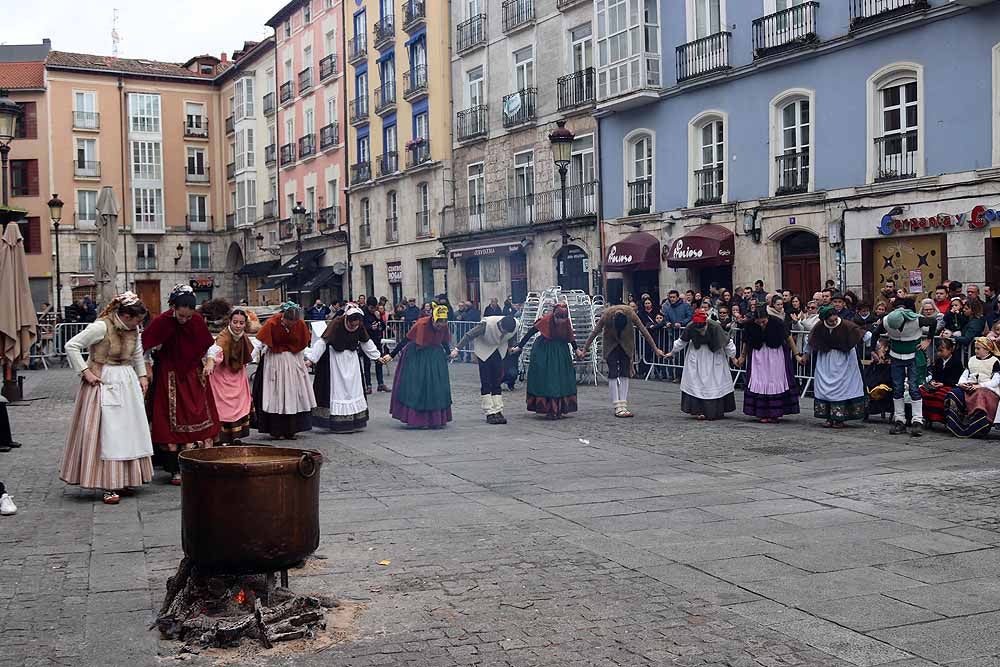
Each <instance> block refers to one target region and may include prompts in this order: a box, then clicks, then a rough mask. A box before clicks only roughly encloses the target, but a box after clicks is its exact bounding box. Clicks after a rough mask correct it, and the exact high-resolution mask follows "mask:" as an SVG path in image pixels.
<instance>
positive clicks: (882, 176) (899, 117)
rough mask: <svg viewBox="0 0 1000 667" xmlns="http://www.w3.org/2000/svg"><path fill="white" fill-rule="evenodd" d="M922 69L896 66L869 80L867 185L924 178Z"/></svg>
mask: <svg viewBox="0 0 1000 667" xmlns="http://www.w3.org/2000/svg"><path fill="white" fill-rule="evenodd" d="M923 108H924V104H923V67H922V66H920V65H917V64H915V63H895V64H893V65H889V66H887V67H883V68H882V69H881V70H879V71H878V72H876V73H875V74H873V75H872V77H871V78H870V79H868V109H869V113H868V116H869V120H868V131H869V138H870V141H871V144H870V146H871V148H870V150H869V158H868V180H869V182H875V183H878V182H883V181H894V180H900V179H904V178H916V177H918V176H923V174H924V154H923V144H924V142H923V135H924V130H923V123H922V119H923V117H924V112H923Z"/></svg>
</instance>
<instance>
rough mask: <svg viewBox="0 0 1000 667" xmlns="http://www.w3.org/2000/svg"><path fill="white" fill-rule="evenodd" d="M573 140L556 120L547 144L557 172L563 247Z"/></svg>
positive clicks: (572, 135)
mask: <svg viewBox="0 0 1000 667" xmlns="http://www.w3.org/2000/svg"><path fill="white" fill-rule="evenodd" d="M574 139H576V135H574V134H573V133H572V132H571V131H569V130H567V129H566V121H564V120H557V121H556V129H555V130H553V131H552V132H551V133H550V134H549V143H550V144H552V161H553V162H555V163H556V168H557V169H558V170H559V186H560V190H561V193H562V216H561V217H560V219H559V223H560V224H559V228H560V231H561V234H562V244H563V245H566V244H567V243H568V242H569V234H568V233H567V232H566V172H567V171H568V170H569V163H570V161H571V160H572V153H573V140H574Z"/></svg>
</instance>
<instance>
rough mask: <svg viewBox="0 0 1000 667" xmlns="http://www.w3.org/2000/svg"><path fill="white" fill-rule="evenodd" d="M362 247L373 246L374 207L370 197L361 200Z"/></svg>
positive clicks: (360, 227)
mask: <svg viewBox="0 0 1000 667" xmlns="http://www.w3.org/2000/svg"><path fill="white" fill-rule="evenodd" d="M359 231H360V232H361V245H362V247H368V246H370V245H371V244H372V205H371V201H369V199H368V197H365V198H364V199H362V200H361V224H360V226H359Z"/></svg>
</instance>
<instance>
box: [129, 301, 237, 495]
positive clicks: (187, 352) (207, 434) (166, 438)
mask: <svg viewBox="0 0 1000 667" xmlns="http://www.w3.org/2000/svg"><path fill="white" fill-rule="evenodd" d="M167 303H168V305H169V306H170V308H169V309H168V310H166V311H164V312H162V313H160V314H159V315H157V316H156V317H155V318H153V321H152V322H150V323H149V326H148V327H146V328H145V329H143V332H142V346H143V348H145V349H146V350H152V349H153V348H157V347H158V348H159V350H158V351H157V352H156V353H155V355H154V359H155V361H154V363H153V400H152V401H150V402H149V405H150V408H151V421H152V429H151V430H152V436H153V444H155V445H156V446H157V447H158V448H159V449H160V450H161V451H162V452H163V453H164V454H165V455H166V458H165V460H164V465H163V467H164V469H165V470H166V471H167V472H168V473H170V483H171V484H174V485H175V486H180V483H181V475H180V469H179V467H178V465H177V453H178V452H181V451H183V450H186V449H193V448H196V447H211V446H212V440H213V439H214V438H215V436H216V435H218V433H219V413H218V411H217V410H216V407H215V397H214V396H213V395H212V391H211V389H210V388H209V387H208V382H207V381H206V379H205V374H204V365H203V362H202V360H203V359H204V358H205V354H206V353H207V352H208V348H210V347H211V346H212V344H213V343H214V342H215V341H214V340H213V339H212V334H211V333H209V331H208V326H206V324H205V319H204V318H203V317H202V316H201V315H199V314H198V313H197V312H196V311H195V297H194V290H192V289H191V287H190V286H188V285H177V286H176V287H174V290H173V292H172V293H171V294H170V299H169V300H168V301H167Z"/></svg>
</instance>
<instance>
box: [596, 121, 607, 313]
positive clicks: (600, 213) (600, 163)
mask: <svg viewBox="0 0 1000 667" xmlns="http://www.w3.org/2000/svg"><path fill="white" fill-rule="evenodd" d="M594 147H595V156H594V157H595V158H596V159H597V238H598V252H599V253H600V254H599V255H598V257H597V262H598V264H597V266H598V267H600V272H601V285H600V290H601V295H602V296H607V294H608V276H607V274H606V273H605V272H604V160H602V159H601V117H600V116H598V117H597V127H596V128H595V129H594ZM595 287H597V286H596V285H595Z"/></svg>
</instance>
